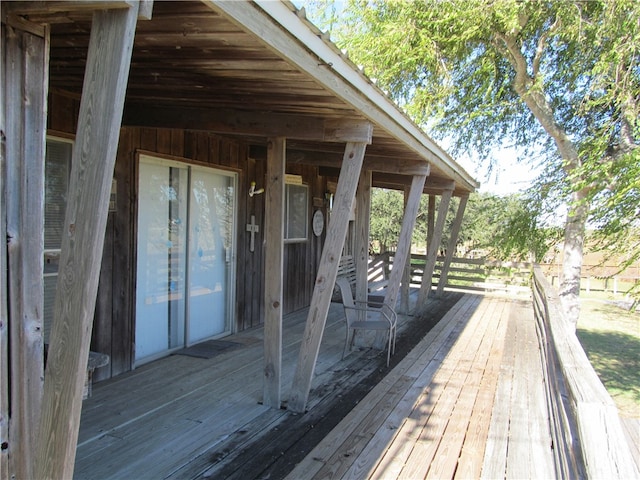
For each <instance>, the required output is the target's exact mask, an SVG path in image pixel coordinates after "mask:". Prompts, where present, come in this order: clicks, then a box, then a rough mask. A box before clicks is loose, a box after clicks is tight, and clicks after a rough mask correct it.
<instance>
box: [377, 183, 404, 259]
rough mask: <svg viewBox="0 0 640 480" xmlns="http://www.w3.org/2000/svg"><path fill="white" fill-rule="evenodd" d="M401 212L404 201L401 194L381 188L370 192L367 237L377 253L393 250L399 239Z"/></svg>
mask: <svg viewBox="0 0 640 480" xmlns="http://www.w3.org/2000/svg"><path fill="white" fill-rule="evenodd" d="M403 212H404V200H403V195H402V193H401V192H398V191H394V190H386V189H382V188H374V189H373V190H372V192H371V220H370V227H369V228H370V231H369V236H370V238H371V241H372V243H373V244H374V248H375V250H376V251H377V252H378V253H379V252H386V251H388V250H395V248H396V244H397V242H398V238H399V237H400V228H401V227H402V216H403Z"/></svg>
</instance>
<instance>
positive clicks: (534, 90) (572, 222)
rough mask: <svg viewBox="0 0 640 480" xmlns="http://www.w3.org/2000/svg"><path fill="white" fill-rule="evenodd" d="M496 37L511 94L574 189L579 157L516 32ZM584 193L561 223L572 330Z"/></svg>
mask: <svg viewBox="0 0 640 480" xmlns="http://www.w3.org/2000/svg"><path fill="white" fill-rule="evenodd" d="M496 37H497V39H498V41H499V42H503V47H501V46H500V44H499V43H498V44H497V46H498V49H499V50H501V52H502V53H503V55H505V57H506V58H507V59H508V60H509V61H510V62H511V65H512V66H513V68H514V70H515V73H516V76H515V79H514V81H513V87H514V90H515V91H516V93H517V94H518V95H519V97H520V98H521V99H522V101H523V102H524V103H525V105H526V106H527V108H529V110H530V111H531V113H533V115H534V116H535V118H536V120H538V122H539V123H540V125H541V126H542V128H544V130H545V131H546V132H547V134H548V135H549V136H551V138H553V140H554V142H555V144H556V147H557V149H558V153H559V154H560V156H561V158H562V159H563V161H564V171H565V175H566V177H567V178H569V179H570V180H569V181H570V183H571V184H572V185H574V186H575V185H576V184H577V182H580V181H581V179H580V177H579V176H577V177H576V176H575V175H573V173H574V172H575V170H576V169H577V168H578V167H579V166H580V157H579V155H578V151H577V150H576V148H575V145H574V144H573V142H572V141H571V139H570V138H569V136H568V135H567V133H566V131H565V129H564V128H563V127H562V126H561V125H559V124H558V123H557V122H556V120H555V116H554V111H553V106H552V105H551V103H550V102H549V101H548V99H547V96H546V94H545V92H544V90H542V89H541V88H539V87H537V86H536V80H537V79H536V78H535V75H536V73H537V68H535V65H532V67H531V70H530V69H529V65H528V63H527V58H526V57H525V56H524V55H523V54H522V51H521V45H520V40H519V36H518V35H517V32H515V33H512V34H506V35H505V34H502V35H501V34H498V35H497V36H496ZM542 40H543V39H542ZM544 46H545V43H544V41H541V42H540V43H539V47H540V48H539V51H538V53H537V54H536V56H538V55H540V54H541V52H542V50H543V49H544ZM535 61H536V60H535V59H534V60H533V62H534V63H535ZM530 71H532V72H534V76H531V75H530V74H529V72H530ZM588 193H589V190H588V188H583V189H580V190H577V189H576V190H575V191H573V193H572V194H571V199H570V202H569V205H568V207H569V211H568V213H567V220H566V222H565V244H564V252H563V253H564V256H563V261H562V278H561V279H560V292H559V293H560V298H561V299H562V307H563V311H564V314H565V317H566V320H567V321H569V322H570V323H572V324H573V326H574V328H575V326H576V325H577V323H578V317H579V315H580V299H579V295H580V274H581V271H582V255H583V245H584V234H585V227H586V224H587V216H588V214H589V203H588V200H587V197H588Z"/></svg>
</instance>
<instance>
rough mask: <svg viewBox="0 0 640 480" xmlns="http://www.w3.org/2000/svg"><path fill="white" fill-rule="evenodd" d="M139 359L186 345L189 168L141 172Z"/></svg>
mask: <svg viewBox="0 0 640 480" xmlns="http://www.w3.org/2000/svg"><path fill="white" fill-rule="evenodd" d="M139 170H140V171H139V187H140V188H139V197H138V198H139V202H138V261H137V285H136V360H140V359H144V358H149V357H154V356H158V354H163V353H165V352H166V351H167V350H170V349H173V348H177V347H181V346H182V345H183V344H184V332H185V299H186V296H185V288H186V284H185V280H186V271H187V270H186V262H187V255H186V253H187V228H186V221H187V200H186V198H185V197H186V196H187V194H186V192H188V188H189V187H188V173H189V172H188V169H187V168H180V167H176V166H171V165H166V164H162V163H160V164H159V163H157V162H155V161H148V160H145V159H144V157H141V160H140V169H139Z"/></svg>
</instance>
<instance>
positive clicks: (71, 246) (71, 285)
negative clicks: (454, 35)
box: [34, 3, 139, 478]
mask: <svg viewBox="0 0 640 480" xmlns="http://www.w3.org/2000/svg"><path fill="white" fill-rule="evenodd" d="M138 7H139V5H138V3H134V4H132V5H131V7H130V8H127V9H122V10H102V11H96V12H94V14H93V21H92V26H91V37H90V40H89V48H88V52H87V64H86V68H85V77H84V85H83V88H82V97H81V103H80V113H79V118H78V131H77V133H76V141H75V143H74V147H73V155H72V162H71V178H70V181H69V195H68V202H67V212H66V216H65V225H66V233H65V234H64V235H63V236H62V248H61V254H60V269H59V276H58V285H57V291H56V299H55V303H54V315H53V317H54V320H53V325H52V331H51V339H50V344H49V354H48V360H47V368H46V372H45V382H44V397H43V405H42V416H41V419H40V428H39V432H38V437H39V441H38V448H37V453H36V466H35V475H34V478H72V477H73V467H74V461H75V452H76V445H77V441H78V428H79V425H80V410H81V407H82V387H83V383H84V377H85V372H86V367H87V360H88V356H89V343H90V341H91V328H92V323H93V314H94V308H95V302H96V293H97V289H98V278H99V275H100V263H101V260H102V248H103V244H104V234H105V226H106V222H107V213H108V209H109V196H110V190H111V178H112V176H113V167H114V164H115V159H116V152H117V147H118V138H119V134H120V122H121V119H122V109H123V105H124V97H125V90H126V86H127V78H128V75H129V65H130V62H131V50H132V48H133V38H134V33H135V28H136V19H137V15H138Z"/></svg>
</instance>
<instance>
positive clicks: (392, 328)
mask: <svg viewBox="0 0 640 480" xmlns="http://www.w3.org/2000/svg"><path fill="white" fill-rule="evenodd" d="M336 285H338V287H339V288H340V293H341V295H342V304H343V305H344V313H345V317H346V319H347V335H346V339H345V344H344V350H343V352H342V358H344V357H345V356H346V354H347V347H348V348H349V350H350V349H351V347H352V346H353V341H354V339H355V332H356V330H377V331H387V332H388V341H387V367H388V366H389V359H390V357H391V354H392V353H394V351H395V348H396V347H395V345H396V326H397V323H398V315H397V314H396V312H395V310H394V309H393V308H391V306H390V305H388V304H386V303H377V302H371V301H369V302H366V303H364V302H357V303H356V302H354V300H353V293H352V292H351V285H350V283H349V279H347V278H345V277H338V278H337V279H336Z"/></svg>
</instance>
